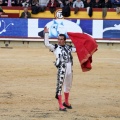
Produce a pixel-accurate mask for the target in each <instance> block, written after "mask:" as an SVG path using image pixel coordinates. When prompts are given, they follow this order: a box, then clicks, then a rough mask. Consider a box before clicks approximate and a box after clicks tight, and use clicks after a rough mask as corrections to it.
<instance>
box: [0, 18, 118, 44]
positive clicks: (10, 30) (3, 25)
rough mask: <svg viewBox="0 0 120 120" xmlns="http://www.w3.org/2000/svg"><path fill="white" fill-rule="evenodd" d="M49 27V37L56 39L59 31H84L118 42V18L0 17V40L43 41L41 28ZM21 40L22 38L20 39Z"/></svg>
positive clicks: (100, 38) (96, 36) (99, 37)
mask: <svg viewBox="0 0 120 120" xmlns="http://www.w3.org/2000/svg"><path fill="white" fill-rule="evenodd" d="M45 26H47V27H48V28H49V38H50V40H51V41H54V40H56V38H57V36H58V34H59V33H63V34H66V36H67V40H68V41H69V37H68V35H67V32H84V33H87V34H89V35H91V36H92V37H93V38H95V39H96V40H100V41H103V42H105V41H116V42H120V20H98V19H91V20H89V19H69V18H68V19H52V18H46V19H45V18H41V19H36V18H35V19H33V18H32V19H21V18H14V19H13V18H0V40H11V39H13V38H14V40H22V39H24V41H32V40H33V41H43V36H44V34H43V29H44V27H45ZM22 41H23V40H22Z"/></svg>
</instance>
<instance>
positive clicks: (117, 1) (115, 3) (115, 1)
mask: <svg viewBox="0 0 120 120" xmlns="http://www.w3.org/2000/svg"><path fill="white" fill-rule="evenodd" d="M111 3H112V7H113V8H116V7H120V0H111Z"/></svg>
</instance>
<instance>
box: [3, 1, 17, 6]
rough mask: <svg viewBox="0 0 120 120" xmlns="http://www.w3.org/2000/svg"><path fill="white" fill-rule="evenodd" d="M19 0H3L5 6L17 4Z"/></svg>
mask: <svg viewBox="0 0 120 120" xmlns="http://www.w3.org/2000/svg"><path fill="white" fill-rule="evenodd" d="M17 4H18V3H17V0H3V6H17Z"/></svg>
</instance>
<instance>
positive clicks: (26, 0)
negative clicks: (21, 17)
mask: <svg viewBox="0 0 120 120" xmlns="http://www.w3.org/2000/svg"><path fill="white" fill-rule="evenodd" d="M31 1H32V0H19V5H20V6H23V7H30V6H31Z"/></svg>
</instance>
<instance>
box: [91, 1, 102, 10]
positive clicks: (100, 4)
mask: <svg viewBox="0 0 120 120" xmlns="http://www.w3.org/2000/svg"><path fill="white" fill-rule="evenodd" d="M93 8H102V3H101V1H100V0H95V1H94V2H93Z"/></svg>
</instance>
